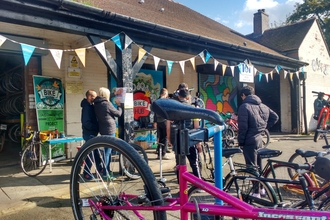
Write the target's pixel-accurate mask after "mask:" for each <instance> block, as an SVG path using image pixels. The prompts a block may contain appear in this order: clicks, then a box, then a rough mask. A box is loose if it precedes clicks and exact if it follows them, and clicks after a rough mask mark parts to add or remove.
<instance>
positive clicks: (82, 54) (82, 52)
mask: <svg viewBox="0 0 330 220" xmlns="http://www.w3.org/2000/svg"><path fill="white" fill-rule="evenodd" d="M75 52H76V54H77V56H78V57H79V60H80V61H81V63H82V64H83V65H84V66H85V64H86V48H80V49H75Z"/></svg>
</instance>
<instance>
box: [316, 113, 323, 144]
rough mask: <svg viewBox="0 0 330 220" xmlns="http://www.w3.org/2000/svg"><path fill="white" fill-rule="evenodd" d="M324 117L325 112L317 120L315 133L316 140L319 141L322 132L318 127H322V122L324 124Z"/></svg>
mask: <svg viewBox="0 0 330 220" xmlns="http://www.w3.org/2000/svg"><path fill="white" fill-rule="evenodd" d="M324 117H325V114H324V113H322V116H321V118H320V119H319V121H318V122H317V126H316V130H315V133H314V142H317V141H318V140H319V139H320V133H319V132H318V131H317V129H320V128H321V124H322V122H323V120H324Z"/></svg>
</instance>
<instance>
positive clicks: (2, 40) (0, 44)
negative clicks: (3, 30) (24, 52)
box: [0, 35, 7, 47]
mask: <svg viewBox="0 0 330 220" xmlns="http://www.w3.org/2000/svg"><path fill="white" fill-rule="evenodd" d="M6 39H7V38H5V37H4V36H2V35H0V47H1V46H2V44H3V43H4V42H5V41H6Z"/></svg>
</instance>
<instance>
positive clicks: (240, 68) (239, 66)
mask: <svg viewBox="0 0 330 220" xmlns="http://www.w3.org/2000/svg"><path fill="white" fill-rule="evenodd" d="M242 65H243V64H242V63H240V64H238V65H237V68H238V71H239V72H240V73H241V72H242Z"/></svg>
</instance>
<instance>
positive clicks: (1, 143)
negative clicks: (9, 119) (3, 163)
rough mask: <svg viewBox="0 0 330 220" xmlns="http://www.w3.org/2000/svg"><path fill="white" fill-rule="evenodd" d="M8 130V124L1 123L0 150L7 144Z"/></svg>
mask: <svg viewBox="0 0 330 220" xmlns="http://www.w3.org/2000/svg"><path fill="white" fill-rule="evenodd" d="M6 130H7V125H6V124H0V152H1V151H2V150H3V147H4V146H5V140H6Z"/></svg>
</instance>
